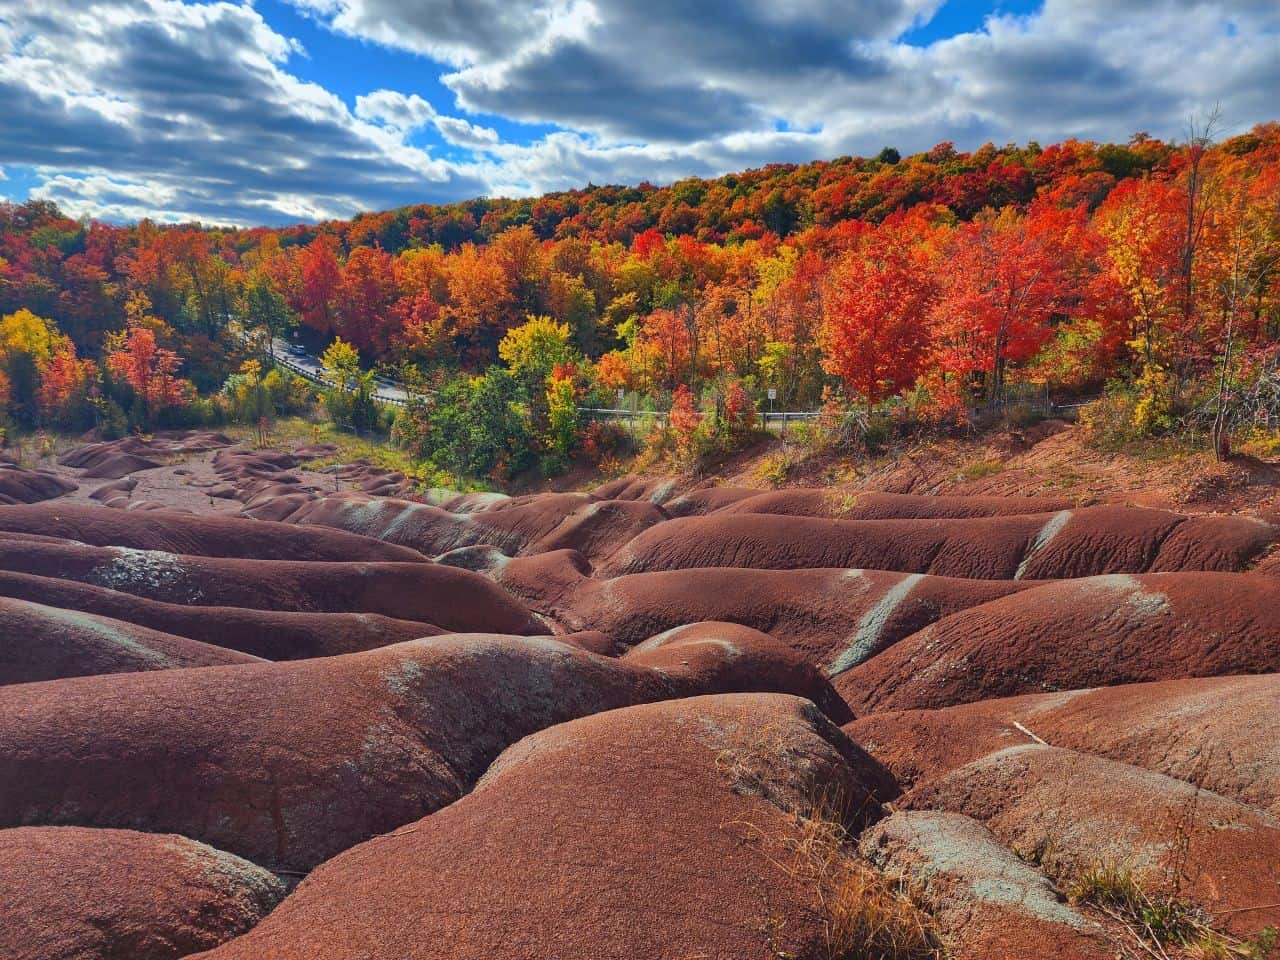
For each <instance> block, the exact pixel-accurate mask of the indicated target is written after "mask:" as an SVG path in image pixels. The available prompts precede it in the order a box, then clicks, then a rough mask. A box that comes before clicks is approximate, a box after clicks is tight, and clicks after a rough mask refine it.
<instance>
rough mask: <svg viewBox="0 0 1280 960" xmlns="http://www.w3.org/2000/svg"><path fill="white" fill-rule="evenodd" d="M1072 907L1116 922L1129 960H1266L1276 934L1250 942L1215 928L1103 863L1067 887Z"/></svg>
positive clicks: (1199, 913)
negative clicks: (1079, 906) (1094, 911)
mask: <svg viewBox="0 0 1280 960" xmlns="http://www.w3.org/2000/svg"><path fill="white" fill-rule="evenodd" d="M1067 895H1068V897H1069V898H1070V899H1071V902H1072V903H1076V904H1088V905H1090V906H1092V907H1094V908H1095V909H1097V910H1098V911H1099V912H1100V913H1102V914H1103V915H1104V916H1106V917H1108V918H1109V919H1111V920H1113V921H1115V922H1116V924H1118V925H1119V927H1120V929H1121V930H1123V931H1124V933H1125V939H1126V942H1125V943H1123V944H1122V945H1121V949H1122V953H1121V956H1122V957H1123V958H1125V960H1143V958H1149V960H1267V958H1269V957H1271V956H1272V955H1273V953H1274V950H1275V946H1276V941H1277V937H1276V931H1275V930H1274V929H1273V928H1268V929H1266V930H1263V931H1262V932H1260V933H1258V934H1256V935H1255V936H1254V937H1253V938H1251V939H1249V940H1240V939H1237V938H1235V937H1232V936H1229V935H1228V934H1225V933H1222V932H1221V931H1219V930H1215V929H1214V928H1213V926H1212V917H1210V916H1209V914H1207V913H1206V912H1205V911H1204V910H1203V909H1202V908H1200V907H1198V906H1196V905H1195V904H1193V903H1189V902H1188V901H1186V900H1183V899H1181V898H1180V897H1178V896H1177V895H1175V894H1165V893H1151V892H1148V891H1147V890H1144V889H1143V887H1142V885H1141V884H1140V883H1139V882H1138V880H1137V878H1136V877H1135V876H1134V874H1133V872H1132V871H1131V870H1129V869H1127V868H1125V867H1122V866H1118V865H1116V864H1099V865H1097V866H1095V867H1093V868H1091V869H1089V870H1086V871H1085V872H1084V873H1083V874H1081V875H1080V876H1079V877H1077V878H1076V879H1075V880H1074V881H1073V882H1072V883H1071V884H1070V885H1069V886H1068V887H1067Z"/></svg>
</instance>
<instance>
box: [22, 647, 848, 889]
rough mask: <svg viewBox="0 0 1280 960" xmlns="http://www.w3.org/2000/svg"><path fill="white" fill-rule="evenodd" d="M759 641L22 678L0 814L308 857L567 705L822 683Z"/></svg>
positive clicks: (447, 782)
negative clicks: (714, 652) (704, 650)
mask: <svg viewBox="0 0 1280 960" xmlns="http://www.w3.org/2000/svg"><path fill="white" fill-rule="evenodd" d="M751 643H752V640H751V638H744V637H741V636H739V637H738V638H736V646H737V649H736V650H735V651H734V652H732V653H731V652H730V651H728V650H724V649H723V648H721V649H719V651H718V653H719V656H721V657H723V658H725V659H734V658H739V657H740V658H742V660H743V662H742V663H741V664H734V665H732V666H730V667H723V668H717V667H715V665H714V664H712V663H709V662H708V661H707V659H706V658H705V657H699V658H697V660H696V662H694V658H692V657H690V658H688V659H689V660H690V662H689V664H688V665H687V666H681V665H679V664H677V663H673V662H671V660H670V658H665V665H664V667H663V668H662V669H659V668H657V667H650V666H646V665H644V664H643V663H637V664H634V665H633V664H631V663H628V662H627V661H625V660H624V661H619V660H613V659H610V658H606V657H600V656H596V655H594V654H591V653H588V652H587V651H585V650H583V649H581V648H580V647H577V646H573V645H570V644H566V643H561V642H559V641H556V640H552V639H549V638H519V637H501V636H491V635H479V634H471V635H467V634H461V635H453V636H444V637H436V638H432V639H426V640H416V641H411V642H409V643H403V644H396V645H394V646H389V647H383V648H380V649H378V650H372V651H368V652H366V653H358V654H348V655H346V656H341V657H327V658H323V659H317V660H303V661H297V662H293V663H263V664H246V665H241V666H234V667H210V668H204V669H199V670H166V671H160V672H156V673H147V674H121V675H117V676H110V677H85V678H79V679H72V680H60V681H55V682H52V683H31V684H21V685H18V686H13V687H9V688H8V689H7V690H6V691H5V693H4V696H3V697H0V825H17V824H20V823H30V822H37V823H46V824H63V823H71V824H77V825H85V826H102V827H130V828H134V829H143V830H148V831H173V832H176V833H181V834H183V835H185V836H189V837H192V838H195V839H199V840H202V841H204V842H207V843H211V844H213V845H214V846H217V847H219V848H220V849H224V850H229V851H231V852H233V853H237V854H240V855H241V856H245V857H248V858H249V859H251V860H253V861H254V862H256V863H259V864H263V865H266V866H270V867H272V868H286V869H304V870H305V869H309V868H311V867H314V866H315V865H316V864H318V863H320V862H321V861H323V860H325V859H327V858H328V857H330V856H333V855H334V854H335V853H338V852H339V851H341V850H343V849H345V848H347V847H349V846H351V845H352V844H354V843H358V842H360V841H362V840H364V839H367V838H368V837H371V836H374V835H376V834H379V833H384V832H386V831H387V830H391V829H394V828H395V827H397V826H399V825H400V824H403V823H407V822H409V821H411V820H414V819H417V818H418V817H421V816H424V815H426V814H427V813H430V812H431V811H433V810H437V809H439V808H441V807H443V806H445V805H447V804H449V803H452V802H453V801H455V800H457V799H458V798H459V797H460V796H462V795H463V793H465V792H466V790H467V789H468V788H469V787H470V785H471V784H472V783H473V782H474V781H475V779H476V778H477V777H479V776H480V774H481V773H483V772H484V770H485V767H486V766H487V765H488V764H489V762H490V761H491V760H492V759H493V758H494V757H496V756H497V754H498V753H499V752H501V750H503V749H504V748H505V747H507V746H508V745H510V744H512V743H514V742H515V741H516V740H519V739H520V738H521V737H523V736H526V735H528V734H530V733H533V732H534V731H537V730H541V729H544V728H546V727H549V726H552V725H554V724H556V723H561V722H564V721H566V720H569V719H571V718H573V717H578V716H583V715H585V714H590V713H596V712H599V711H601V710H608V709H611V708H614V707H619V706H625V705H628V704H633V703H641V702H646V701H652V700H659V699H666V698H669V697H673V696H687V695H689V694H692V693H718V692H721V691H722V690H726V689H729V690H732V689H739V688H741V686H742V685H743V677H744V676H750V675H751V673H752V672H755V673H756V674H758V675H759V676H760V677H761V678H762V680H761V683H762V684H763V685H765V686H766V688H770V689H785V688H786V687H787V685H788V683H789V682H795V683H796V690H795V692H798V693H801V694H806V695H807V694H811V693H814V692H815V687H817V686H818V685H819V684H820V683H821V681H820V680H819V679H817V678H816V677H815V676H814V675H813V674H812V673H806V672H805V671H804V669H803V667H802V665H801V666H797V665H796V664H795V663H794V661H790V662H789V661H788V660H787V658H786V655H785V652H781V653H780V652H779V651H778V650H777V648H776V646H774V645H773V644H771V643H767V644H765V645H764V646H763V648H762V649H760V650H759V651H758V652H757V651H755V650H753V649H752V647H751V645H750V644H751ZM753 662H754V663H759V664H760V666H759V668H758V669H756V670H754V671H753V670H752V666H751V664H752V663H753ZM824 692H825V693H826V696H827V697H831V696H832V694H831V693H830V691H829V688H828V689H827V690H826V691H824ZM833 729H834V728H833Z"/></svg>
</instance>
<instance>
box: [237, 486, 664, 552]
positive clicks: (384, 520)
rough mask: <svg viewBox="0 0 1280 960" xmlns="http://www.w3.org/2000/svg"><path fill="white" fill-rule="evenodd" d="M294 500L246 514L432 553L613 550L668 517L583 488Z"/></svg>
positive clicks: (261, 506)
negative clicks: (473, 501)
mask: <svg viewBox="0 0 1280 960" xmlns="http://www.w3.org/2000/svg"><path fill="white" fill-rule="evenodd" d="M286 496H288V495H287V494H286ZM288 502H289V504H290V505H293V504H295V503H296V507H294V508H293V509H291V510H289V511H288V512H283V511H282V510H281V509H280V505H278V504H277V503H276V502H275V501H274V500H271V499H267V500H265V501H262V502H261V503H260V504H259V505H257V506H255V507H253V508H251V509H249V510H248V511H246V515H250V516H255V517H259V518H263V517H265V516H268V515H269V516H272V517H278V518H280V519H287V520H288V521H289V522H290V523H296V524H307V525H317V526H325V527H336V528H337V529H340V530H346V531H349V532H351V533H356V534H360V535H362V536H366V537H374V538H377V539H379V540H384V541H386V542H388V543H396V544H402V545H404V546H406V547H412V548H413V549H414V550H417V551H420V552H421V553H424V554H426V555H428V556H436V555H439V554H443V553H447V552H448V551H451V550H456V549H459V548H462V547H470V546H475V545H478V544H486V545H489V546H493V547H496V548H498V549H499V550H501V551H502V552H503V553H506V554H508V555H511V556H515V555H517V554H521V553H528V554H538V553H544V552H546V551H549V550H559V549H566V548H571V549H575V550H578V551H580V552H582V553H583V554H584V555H586V556H587V557H589V558H591V557H607V556H609V555H610V554H612V553H613V551H614V550H616V549H617V548H618V547H620V546H622V544H624V543H626V542H627V541H628V540H630V539H631V538H632V537H634V536H635V535H636V534H637V533H639V532H640V531H642V530H645V529H648V528H649V527H651V526H654V525H655V524H658V523H661V522H662V521H663V520H664V519H666V515H665V514H663V513H662V511H661V510H659V509H658V508H657V507H655V506H653V505H652V504H648V503H640V502H626V501H597V500H593V499H592V498H591V497H589V496H588V495H587V494H576V493H556V494H546V495H542V496H536V497H528V498H517V499H511V500H503V501H499V502H497V503H496V504H494V505H492V506H490V507H488V508H481V509H475V510H472V511H470V512H467V513H450V512H449V511H447V510H444V509H442V508H440V507H434V506H430V505H428V504H424V503H415V502H412V501H407V500H390V499H383V498H371V497H367V496H361V495H354V494H347V495H340V496H328V497H322V498H319V499H308V500H297V499H295V498H289V501H288Z"/></svg>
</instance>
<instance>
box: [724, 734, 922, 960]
mask: <svg viewBox="0 0 1280 960" xmlns="http://www.w3.org/2000/svg"><path fill="white" fill-rule="evenodd" d="M716 767H717V769H718V770H719V771H720V772H721V774H722V775H723V776H724V777H725V778H726V779H727V780H728V781H729V783H730V784H731V785H732V787H733V789H734V790H735V791H737V792H738V793H742V794H746V795H750V796H758V797H763V798H765V799H767V800H769V801H770V802H771V803H773V804H774V805H775V806H777V807H779V808H781V809H782V810H783V811H784V812H785V813H786V814H787V815H788V816H789V817H790V818H791V824H792V830H790V831H788V832H787V834H786V835H785V836H784V837H783V839H782V841H781V848H782V853H781V855H780V856H777V857H771V859H772V860H773V862H774V863H775V864H776V865H777V866H778V867H779V869H781V870H782V871H784V872H785V873H786V874H787V875H788V876H790V877H793V878H795V879H797V880H799V881H801V882H802V883H803V884H804V885H805V886H810V885H811V886H812V889H813V890H814V893H815V897H816V900H817V902H818V904H819V908H820V911H821V920H822V924H823V931H824V934H823V939H824V942H823V946H822V952H821V954H819V956H818V958H817V960H945V957H946V953H945V951H944V948H943V945H942V941H941V939H940V938H939V937H938V935H937V934H936V933H935V931H934V929H933V922H932V918H931V917H930V916H929V914H928V912H927V911H926V910H925V909H924V908H923V906H922V905H921V899H920V897H919V896H918V892H917V891H916V890H914V889H913V888H912V887H911V886H910V884H908V883H907V882H906V880H905V879H904V878H901V877H896V876H891V875H888V874H885V873H882V872H880V871H879V870H877V869H875V868H874V867H872V866H871V865H870V864H868V863H866V862H865V861H864V860H862V859H861V858H860V857H858V855H857V852H856V850H855V845H854V843H853V838H852V837H851V836H850V834H849V827H848V824H851V823H861V822H863V820H864V819H865V817H864V816H863V815H864V814H865V813H866V811H865V810H864V809H863V808H862V807H861V805H860V804H859V803H858V802H855V801H853V799H852V798H850V797H848V796H846V795H845V794H844V792H843V791H841V790H840V789H838V788H835V787H832V786H830V785H829V784H826V783H822V782H819V781H818V780H813V781H811V782H810V783H809V784H808V785H801V786H799V787H795V786H790V785H787V786H784V785H782V784H780V783H778V781H777V778H775V777H774V775H773V774H774V771H776V770H778V769H780V768H781V769H786V768H790V769H792V770H797V769H809V770H810V772H811V773H813V772H814V771H813V768H812V765H811V764H810V763H809V762H808V759H807V758H806V757H803V756H801V755H798V754H796V752H795V747H794V742H793V738H792V736H791V735H790V728H789V727H787V726H786V725H774V724H766V725H765V726H763V727H761V728H759V729H757V730H755V731H752V734H751V736H750V739H749V740H747V741H746V742H744V743H742V744H740V745H735V746H733V747H728V748H726V749H723V750H721V751H720V752H719V754H718V755H717V757H716ZM737 826H739V827H743V826H746V827H748V828H749V829H750V830H751V832H752V833H754V834H756V835H757V836H759V837H761V838H763V837H765V836H766V834H765V833H764V831H762V830H760V829H759V828H758V827H757V826H755V825H754V824H743V823H739V824H737ZM766 899H767V897H766ZM777 923H778V921H777V919H776V918H774V919H773V920H766V921H765V922H764V923H763V925H762V930H764V931H765V932H766V934H768V932H769V931H770V930H774V929H775V927H776V926H777ZM770 939H771V940H772V939H773V938H772V937H770ZM774 952H775V953H776V954H777V955H778V956H779V957H786V956H788V954H786V953H784V952H781V951H778V950H776V949H775V951H774Z"/></svg>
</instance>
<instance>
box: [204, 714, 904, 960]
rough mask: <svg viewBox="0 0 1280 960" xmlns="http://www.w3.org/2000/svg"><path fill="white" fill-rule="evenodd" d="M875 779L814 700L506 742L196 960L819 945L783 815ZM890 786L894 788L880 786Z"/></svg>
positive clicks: (527, 958)
mask: <svg viewBox="0 0 1280 960" xmlns="http://www.w3.org/2000/svg"><path fill="white" fill-rule="evenodd" d="M886 783H887V781H886V778H885V777H884V776H883V773H882V772H881V771H880V770H879V769H878V768H877V767H876V766H875V764H874V763H873V762H872V761H870V760H869V758H867V757H866V756H865V755H864V754H862V753H861V751H859V750H858V748H857V747H855V746H854V745H853V744H851V743H849V742H848V741H847V740H846V739H845V738H843V737H842V736H841V735H840V732H839V730H837V729H835V728H834V727H832V726H831V725H830V724H829V723H828V722H826V720H825V718H824V717H823V716H822V714H821V713H819V712H818V711H817V710H816V709H815V708H814V707H813V705H812V704H810V703H808V702H807V701H804V700H800V699H797V698H793V697H783V696H777V695H768V694H738V695H730V696H721V697H697V698H693V699H686V700H678V701H672V702H669V703H661V704H652V705H648V706H638V707H632V708H630V709H626V710H614V711H610V712H608V713H602V714H598V715H596V716H592V717H587V718H584V719H581V720H575V721H573V722H572V723H567V724H564V725H562V726H559V727H555V728H553V729H550V730H545V731H543V732H542V733H539V734H536V735H534V736H532V737H529V738H527V739H525V740H523V741H521V742H520V743H518V744H517V745H516V746H514V747H512V748H511V749H510V750H508V751H507V752H506V753H505V754H503V755H502V757H500V758H499V759H498V761H497V762H496V763H494V764H493V766H492V767H491V768H490V769H489V772H488V773H487V774H486V775H485V777H484V779H483V780H482V781H481V782H480V784H479V785H478V786H477V787H476V788H475V790H473V791H472V792H471V793H470V794H468V795H467V796H466V797H464V798H463V799H462V800H461V801H459V802H458V803H455V804H453V805H452V806H450V807H447V808H445V809H443V810H441V811H439V812H438V813H436V814H434V815H432V816H430V817H427V818H426V819H423V820H420V821H419V822H417V823H415V824H413V825H412V826H411V827H407V828H405V829H404V830H400V831H397V832H396V833H393V834H391V835H389V836H386V837H380V838H378V839H376V840H373V841H371V842H369V843H365V844H362V845H360V846H359V847H356V848H354V849H352V850H349V851H347V852H346V853H344V854H342V855H341V856H339V857H337V858H335V859H334V860H332V861H331V862H329V863H326V864H324V865H323V866H322V867H320V868H319V869H318V870H316V871H315V872H314V873H313V874H312V875H311V876H310V877H309V878H308V879H307V880H306V881H304V882H303V884H302V885H301V886H299V887H298V889H297V890H296V891H295V892H294V894H293V895H292V896H291V897H289V898H288V899H287V900H286V901H285V902H284V903H282V904H281V905H280V907H279V908H277V910H276V911H275V912H274V913H273V914H272V915H271V916H270V917H269V918H268V919H267V920H265V921H264V922H263V923H261V924H259V925H258V926H257V927H256V928H254V930H252V931H250V932H249V933H248V934H246V935H245V936H243V937H241V938H239V939H237V940H233V941H231V942H230V943H228V944H226V945H224V946H223V947H221V948H219V949H218V950H215V951H213V952H212V953H210V954H207V955H206V957H207V960H241V958H243V960H248V958H253V960H259V958H262V957H271V958H273V960H304V958H305V960H349V958H352V957H361V958H363V960H427V958H430V960H436V958H440V957H445V956H447V957H449V958H450V960H493V958H495V957H503V958H505V960H546V958H549V957H565V958H569V957H574V958H578V957H582V958H585V957H591V958H593V960H634V958H640V957H645V958H650V957H652V958H657V957H663V958H685V957H690V958H691V957H706V958H715V960H776V958H777V957H795V958H803V960H818V958H819V957H825V956H829V955H830V954H829V953H824V952H823V951H825V950H826V948H827V941H826V936H825V934H826V927H825V925H824V922H823V921H824V911H823V908H822V901H821V897H820V893H821V886H820V885H819V883H818V882H817V881H816V879H815V878H814V876H813V873H812V870H811V865H810V864H807V863H806V862H805V861H804V860H803V859H802V857H801V855H800V854H799V853H797V847H799V846H801V845H802V842H803V839H804V836H803V834H802V831H801V828H800V826H799V825H798V821H797V819H796V818H795V817H794V816H793V814H792V812H791V811H793V810H794V809H796V808H797V807H803V806H804V802H805V801H806V800H807V799H808V798H811V797H812V796H814V795H815V794H816V793H817V792H818V791H819V790H821V789H822V788H823V787H826V788H827V789H828V790H829V791H830V792H832V793H833V794H835V793H842V794H843V795H844V796H845V797H847V798H848V806H849V809H850V810H858V811H860V812H861V814H862V817H863V818H866V817H869V816H874V815H875V814H876V812H877V810H878V807H879V804H878V803H877V800H878V792H879V791H880V789H882V787H883V786H884V785H885V784H886ZM890 786H891V785H890Z"/></svg>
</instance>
